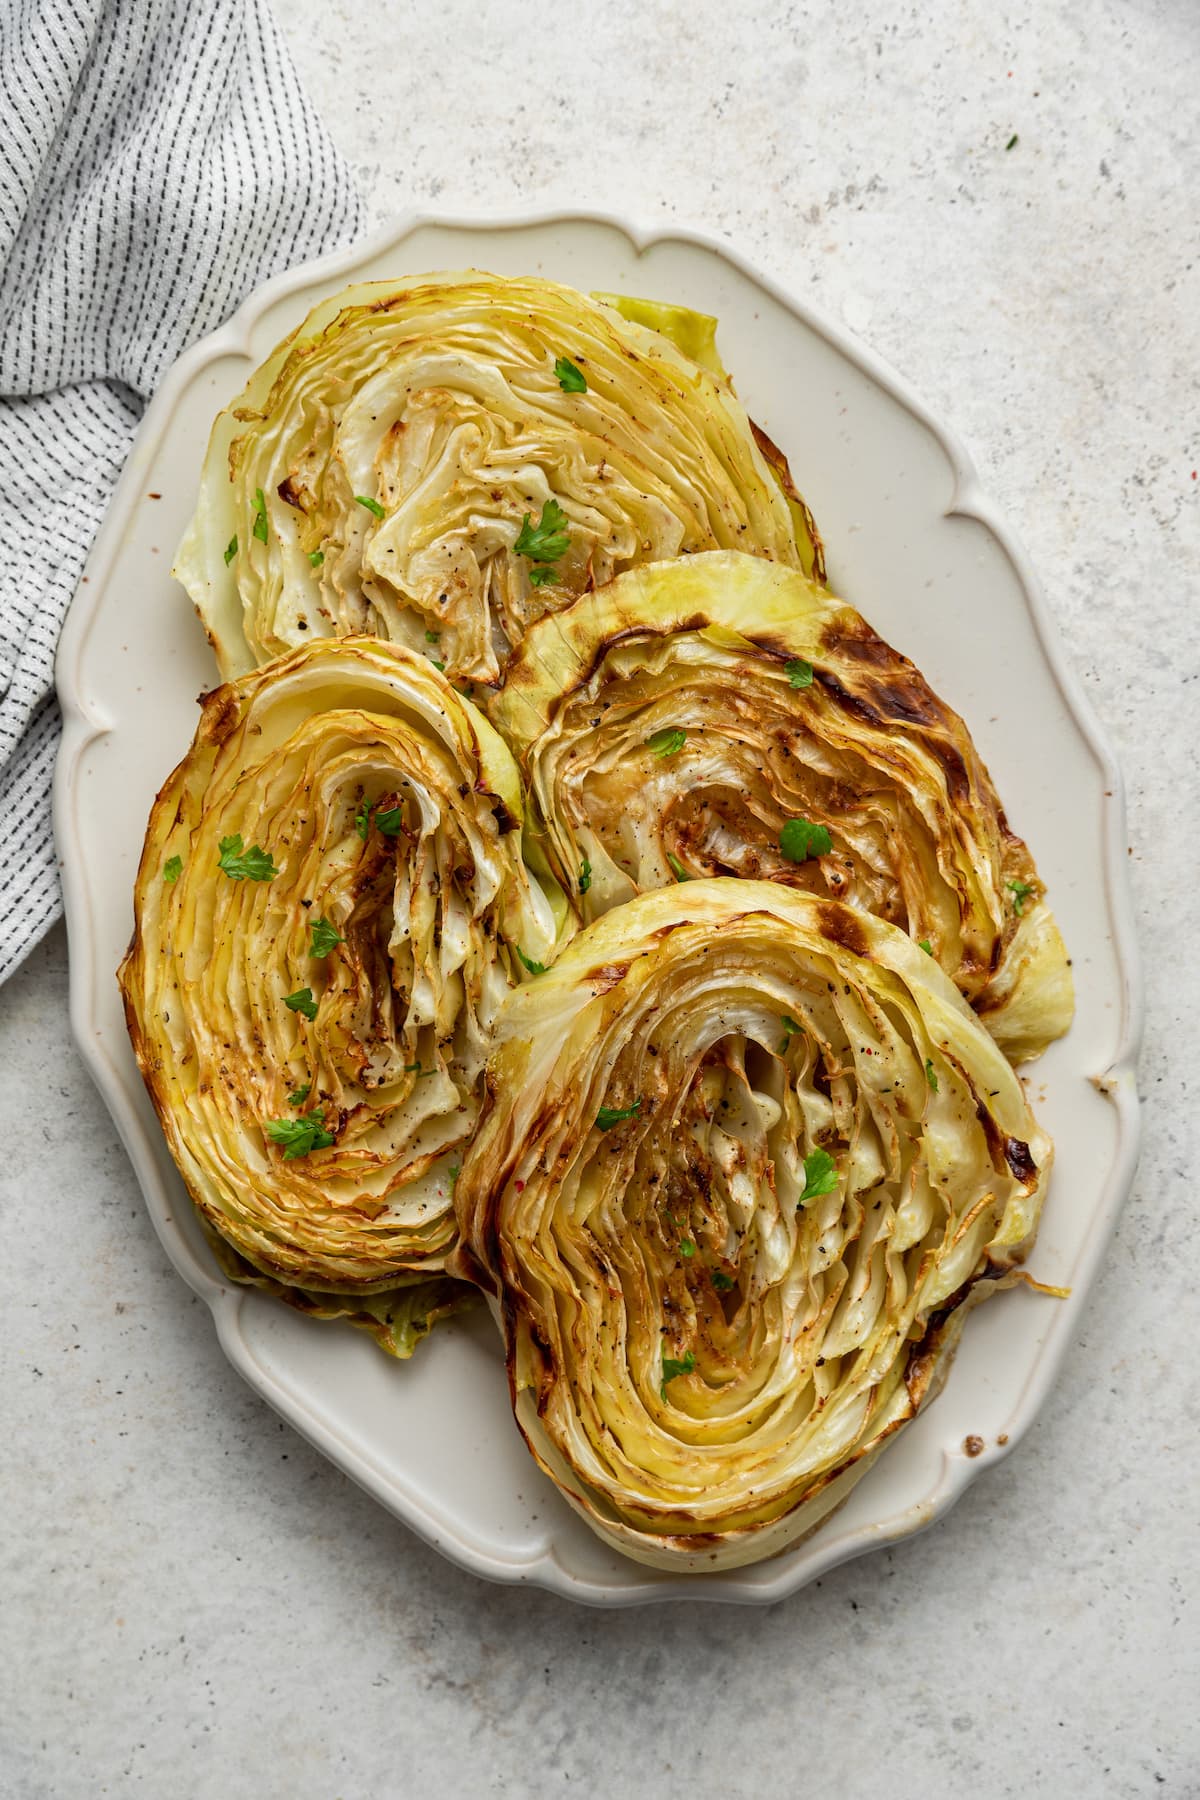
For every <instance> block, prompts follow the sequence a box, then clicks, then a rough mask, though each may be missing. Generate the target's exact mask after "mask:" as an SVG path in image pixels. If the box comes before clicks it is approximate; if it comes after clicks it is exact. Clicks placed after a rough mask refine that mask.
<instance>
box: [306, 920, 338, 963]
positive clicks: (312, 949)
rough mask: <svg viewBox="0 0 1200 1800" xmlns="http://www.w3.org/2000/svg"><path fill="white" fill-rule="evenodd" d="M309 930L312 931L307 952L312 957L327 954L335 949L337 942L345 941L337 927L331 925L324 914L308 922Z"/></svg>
mask: <svg viewBox="0 0 1200 1800" xmlns="http://www.w3.org/2000/svg"><path fill="white" fill-rule="evenodd" d="M309 930H310V931H311V933H312V942H311V943H310V944H309V946H308V954H309V955H310V956H313V957H317V958H320V957H323V956H328V955H329V953H330V951H331V950H336V949H337V946H338V945H339V944H344V943H345V941H346V940H345V938H344V937H342V936H341V934H340V932H339V931H338V929H337V927H336V926H335V925H331V924H330V923H329V920H328V919H326V918H325V917H324V916H322V917H321V918H319V919H317V920H315V921H314V922H313V923H312V924H310V925H309Z"/></svg>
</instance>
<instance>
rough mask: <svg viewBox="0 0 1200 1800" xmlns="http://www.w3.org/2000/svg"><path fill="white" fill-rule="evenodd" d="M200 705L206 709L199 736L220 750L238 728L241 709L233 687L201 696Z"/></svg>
mask: <svg viewBox="0 0 1200 1800" xmlns="http://www.w3.org/2000/svg"><path fill="white" fill-rule="evenodd" d="M200 704H201V706H202V707H203V708H204V714H203V717H202V718H201V720H200V730H199V732H198V733H197V736H199V737H203V738H204V740H205V741H206V742H207V743H210V744H212V745H213V746H214V748H216V749H218V750H219V749H220V747H221V745H222V744H223V743H225V741H226V739H228V738H231V737H232V736H233V734H234V732H235V731H236V730H237V728H238V721H239V719H240V718H241V708H240V707H239V706H238V703H237V699H236V697H235V695H234V692H233V689H232V688H231V687H228V686H227V687H219V688H214V689H213V690H212V692H211V693H209V694H201V695H200Z"/></svg>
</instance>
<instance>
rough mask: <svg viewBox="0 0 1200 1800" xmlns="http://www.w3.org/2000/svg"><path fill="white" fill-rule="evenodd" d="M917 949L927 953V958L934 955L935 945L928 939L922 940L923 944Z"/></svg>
mask: <svg viewBox="0 0 1200 1800" xmlns="http://www.w3.org/2000/svg"><path fill="white" fill-rule="evenodd" d="M917 948H918V950H923V951H924V952H925V954H926V956H932V955H933V945H932V944H931V943H930V941H929V939H928V938H922V939H921V942H920V943H919V944H918V945H917Z"/></svg>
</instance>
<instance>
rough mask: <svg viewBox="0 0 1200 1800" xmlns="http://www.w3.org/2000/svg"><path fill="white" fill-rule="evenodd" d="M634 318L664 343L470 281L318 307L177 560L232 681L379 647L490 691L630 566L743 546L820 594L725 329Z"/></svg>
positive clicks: (219, 440)
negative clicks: (350, 641) (329, 653)
mask: <svg viewBox="0 0 1200 1800" xmlns="http://www.w3.org/2000/svg"><path fill="white" fill-rule="evenodd" d="M624 304H626V305H629V306H631V307H632V309H633V310H634V311H638V312H639V318H647V317H649V318H652V319H653V320H654V321H655V323H656V324H657V325H659V326H660V327H661V329H659V330H654V329H650V328H649V327H648V326H647V325H646V324H645V323H641V322H639V320H638V319H633V318H625V317H623V316H622V314H621V313H620V312H618V311H617V310H616V309H615V307H613V306H610V305H607V304H604V303H602V302H601V301H599V300H596V299H590V298H589V297H588V296H587V295H585V294H581V293H577V292H576V291H575V290H574V289H572V288H568V287H562V286H559V285H558V284H557V283H555V282H550V281H543V280H540V279H536V278H534V277H525V278H521V279H516V280H509V279H503V278H501V277H499V276H495V275H486V274H481V273H479V272H477V271H473V270H472V271H467V272H465V273H459V274H437V275H421V276H416V277H414V278H413V279H412V280H410V281H408V282H407V283H405V284H404V285H398V284H396V283H387V282H376V283H372V284H367V285H364V286H358V287H351V288H347V289H346V290H344V291H343V292H342V293H340V294H337V295H335V296H333V297H332V298H331V299H329V300H326V301H323V302H322V303H321V304H320V305H319V306H317V307H316V308H314V310H313V311H312V312H311V313H310V314H309V315H308V317H307V318H306V319H305V321H304V322H303V324H302V325H301V326H300V327H299V330H298V331H297V332H296V333H295V334H293V336H292V337H291V338H289V339H287V340H286V341H285V342H284V343H283V344H281V345H280V346H279V347H278V349H277V350H276V351H275V352H274V354H273V355H272V356H271V357H269V358H268V360H267V361H266V362H265V363H264V364H263V365H262V367H261V368H260V369H258V370H257V371H256V373H255V374H254V375H253V376H252V377H251V379H250V381H249V383H248V384H247V387H246V389H245V391H244V393H243V394H242V395H241V396H240V397H239V399H238V400H237V401H236V402H235V403H234V405H233V406H231V407H230V408H228V409H227V410H226V411H225V412H224V413H222V414H221V415H220V417H219V418H218V420H217V422H216V425H215V427H214V430H213V435H212V440H211V443H210V446H209V451H208V457H207V461H206V463H205V468H204V475H203V481H202V486H201V490H200V496H199V502H198V505H197V509H196V513H195V516H194V518H193V519H192V522H191V524H190V526H189V527H188V530H187V533H186V535H185V537H184V540H183V543H182V544H181V546H180V549H179V552H178V555H177V558H176V563H175V573H176V574H177V575H178V577H179V579H180V580H181V581H182V582H183V584H184V586H185V587H186V588H187V590H188V592H189V593H190V595H191V597H192V599H193V601H194V602H195V604H196V607H197V609H198V611H199V613H200V616H201V618H202V619H203V621H204V623H205V625H206V627H207V629H208V633H209V636H210V639H211V641H212V644H213V647H214V649H215V651H216V654H217V658H218V661H219V663H220V667H221V670H222V673H223V674H224V675H226V676H229V675H237V674H241V673H242V672H244V671H245V670H247V669H250V668H252V667H254V666H255V665H256V664H258V663H262V662H265V661H266V660H268V659H269V658H270V657H272V656H276V655H278V654H279V653H281V652H282V651H285V650H287V649H289V648H291V647H293V646H295V645H296V644H299V643H302V642H304V641H306V639H311V638H312V637H314V636H317V635H321V636H329V635H337V636H341V635H345V634H347V633H361V632H366V633H370V634H372V635H375V636H379V637H383V638H387V639H390V640H391V641H392V642H395V643H399V644H403V645H406V646H407V647H408V648H410V649H413V650H417V651H419V652H421V653H422V654H425V655H429V656H432V657H436V658H437V659H438V661H439V662H441V663H443V664H445V667H446V669H447V672H448V673H449V674H450V675H451V676H452V677H453V678H454V679H461V678H467V679H480V680H483V681H489V682H490V681H494V680H495V679H496V678H497V677H498V676H499V674H500V672H501V670H502V668H503V665H504V661H505V658H506V656H507V654H508V651H509V649H510V647H511V646H512V645H514V644H518V643H520V641H521V638H522V637H523V635H524V633H525V631H526V630H527V629H528V627H529V625H530V623H531V622H532V621H533V620H534V619H537V618H540V617H542V616H543V615H544V614H546V613H551V612H555V611H557V610H559V609H560V608H561V607H563V606H565V605H568V604H569V603H570V601H571V600H573V599H574V598H575V596H576V595H577V594H579V593H580V592H581V591H583V590H584V589H585V588H587V587H590V586H592V585H595V584H598V583H601V582H604V581H606V580H608V578H609V577H610V576H611V575H614V574H617V573H619V572H620V571H621V570H622V569H627V568H629V567H631V566H632V565H634V564H636V563H641V562H645V561H648V560H658V559H660V558H663V557H670V556H676V555H679V554H681V553H683V552H687V551H694V550H708V549H713V548H718V547H722V546H724V547H729V546H732V545H737V546H739V547H740V548H743V549H746V550H749V551H753V552H755V553H756V554H759V555H762V556H766V557H771V558H774V559H775V560H776V561H779V562H783V563H787V564H791V565H800V566H802V567H804V568H806V569H813V570H815V571H816V573H817V574H818V575H820V572H821V568H822V564H821V547H820V540H819V538H818V537H817V534H816V530H815V527H814V526H813V524H812V519H811V516H810V515H809V514H808V512H807V509H806V508H805V507H804V506H803V503H802V502H801V501H800V500H799V498H798V496H797V495H796V493H795V490H794V489H793V488H792V486H791V481H790V477H789V475H788V471H787V465H786V463H785V462H784V460H783V458H782V456H781V455H780V453H779V452H778V451H777V450H776V449H775V448H774V446H773V445H771V444H770V442H769V440H768V439H766V438H765V437H764V436H762V434H761V433H756V432H755V430H754V428H753V427H752V426H751V425H750V422H749V420H748V419H747V417H746V414H745V412H744V411H743V409H742V407H741V405H740V404H739V402H738V400H737V399H736V397H735V395H734V392H733V388H732V386H731V385H730V383H729V381H728V379H727V378H726V377H725V376H724V375H723V373H722V372H721V370H720V364H719V362H718V361H717V360H716V357H715V352H714V351H713V348H712V341H711V339H712V333H711V326H712V323H713V322H712V321H711V320H706V319H704V318H702V317H701V316H700V315H697V314H692V313H687V312H685V311H684V310H683V309H681V308H669V307H661V306H657V305H654V304H650V303H644V302H643V303H638V302H632V303H624ZM678 342H682V343H685V344H688V345H689V346H692V347H694V348H695V349H696V350H697V351H698V353H699V354H700V356H701V358H702V361H697V360H693V358H692V357H691V356H689V355H687V354H685V352H684V351H683V350H682V349H680V348H679V347H678Z"/></svg>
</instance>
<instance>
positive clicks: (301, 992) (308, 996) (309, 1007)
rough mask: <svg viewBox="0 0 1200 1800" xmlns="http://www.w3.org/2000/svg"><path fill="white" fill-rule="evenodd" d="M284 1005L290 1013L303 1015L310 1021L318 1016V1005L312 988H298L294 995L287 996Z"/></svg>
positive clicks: (284, 998)
mask: <svg viewBox="0 0 1200 1800" xmlns="http://www.w3.org/2000/svg"><path fill="white" fill-rule="evenodd" d="M283 1004H284V1005H285V1006H286V1007H287V1009H288V1011H289V1012H298V1013H303V1014H304V1016H305V1018H306V1019H308V1020H310V1021H311V1020H313V1019H315V1018H316V1016H317V1003H316V1001H315V1000H314V999H313V992H312V989H311V988H297V990H296V992H295V993H294V994H285V995H284V997H283Z"/></svg>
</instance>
